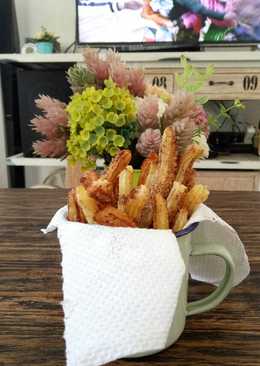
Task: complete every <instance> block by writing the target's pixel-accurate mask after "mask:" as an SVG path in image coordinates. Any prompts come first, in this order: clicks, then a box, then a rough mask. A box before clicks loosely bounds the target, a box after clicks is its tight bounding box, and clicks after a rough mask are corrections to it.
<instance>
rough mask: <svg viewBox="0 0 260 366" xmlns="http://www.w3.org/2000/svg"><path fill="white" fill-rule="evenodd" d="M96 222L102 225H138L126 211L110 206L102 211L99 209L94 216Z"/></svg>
mask: <svg viewBox="0 0 260 366" xmlns="http://www.w3.org/2000/svg"><path fill="white" fill-rule="evenodd" d="M94 219H95V222H96V223H97V224H100V225H106V226H114V227H136V224H135V223H134V221H133V220H131V219H130V218H129V217H128V216H127V214H126V213H125V212H122V211H120V210H119V209H117V208H115V207H112V206H108V207H106V208H104V209H103V210H101V211H98V212H97V213H96V215H95V217H94Z"/></svg>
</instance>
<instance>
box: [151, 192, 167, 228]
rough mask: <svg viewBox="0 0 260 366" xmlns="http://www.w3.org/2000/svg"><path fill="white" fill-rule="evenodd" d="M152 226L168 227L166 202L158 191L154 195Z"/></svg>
mask: <svg viewBox="0 0 260 366" xmlns="http://www.w3.org/2000/svg"><path fill="white" fill-rule="evenodd" d="M153 227H154V229H163V230H167V229H169V215H168V210H167V204H166V200H165V199H164V198H163V196H162V195H161V194H160V193H156V194H155V197H154V214H153Z"/></svg>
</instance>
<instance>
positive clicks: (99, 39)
mask: <svg viewBox="0 0 260 366" xmlns="http://www.w3.org/2000/svg"><path fill="white" fill-rule="evenodd" d="M76 4H77V38H78V43H79V44H88V45H91V44H95V45H106V44H108V45H111V44H113V45H116V44H145V43H147V44H158V45H159V44H163V43H170V44H172V45H174V44H176V45H178V44H179V45H180V44H182V45H185V44H198V43H207V44H209V43H255V42H259V41H260V0H76Z"/></svg>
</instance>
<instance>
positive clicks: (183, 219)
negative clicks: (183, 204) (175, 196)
mask: <svg viewBox="0 0 260 366" xmlns="http://www.w3.org/2000/svg"><path fill="white" fill-rule="evenodd" d="M187 221H188V210H187V209H186V208H181V209H180V211H179V212H178V213H177V216H176V220H175V223H174V226H173V232H175V233H177V232H178V231H180V230H181V229H183V228H184V226H185V224H186V223H187Z"/></svg>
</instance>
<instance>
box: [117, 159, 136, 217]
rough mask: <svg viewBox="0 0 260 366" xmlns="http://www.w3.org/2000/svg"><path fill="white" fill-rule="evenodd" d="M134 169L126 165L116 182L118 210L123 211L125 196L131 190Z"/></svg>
mask: <svg viewBox="0 0 260 366" xmlns="http://www.w3.org/2000/svg"><path fill="white" fill-rule="evenodd" d="M133 174H134V169H133V167H132V166H131V165H128V166H127V167H126V168H125V169H124V170H123V171H122V172H121V173H120V174H119V181H118V208H119V209H120V210H122V211H124V207H125V202H126V199H127V195H128V194H129V193H130V191H131V189H132V181H133Z"/></svg>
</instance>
